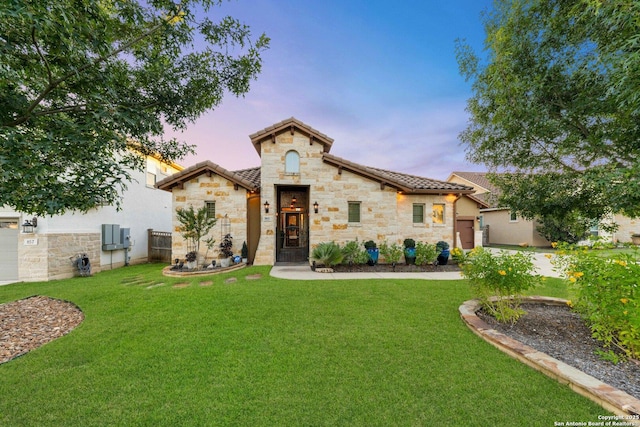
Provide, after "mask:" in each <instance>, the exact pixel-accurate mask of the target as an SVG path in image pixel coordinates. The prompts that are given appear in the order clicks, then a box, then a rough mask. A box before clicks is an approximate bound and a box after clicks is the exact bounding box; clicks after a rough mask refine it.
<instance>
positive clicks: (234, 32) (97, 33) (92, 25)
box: [0, 0, 269, 215]
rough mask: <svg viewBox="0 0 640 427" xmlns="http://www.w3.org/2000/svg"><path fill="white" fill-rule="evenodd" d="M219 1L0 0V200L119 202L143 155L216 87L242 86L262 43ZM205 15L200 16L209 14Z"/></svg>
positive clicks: (25, 206) (164, 147)
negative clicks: (221, 12) (222, 12)
mask: <svg viewBox="0 0 640 427" xmlns="http://www.w3.org/2000/svg"><path fill="white" fill-rule="evenodd" d="M221 3H222V1H221V0H200V1H190V0H182V1H180V2H179V3H174V2H173V1H171V0H146V1H142V0H140V1H136V0H96V1H79V0H55V1H37V0H33V1H32V0H7V1H5V2H3V5H2V7H1V8H0V94H1V97H0V206H2V205H7V206H10V207H13V208H15V209H17V210H19V211H23V212H27V213H32V214H38V215H45V214H49V215H54V214H59V213H63V212H65V211H66V210H78V211H83V212H84V211H87V210H89V209H91V208H93V207H95V206H97V205H99V204H105V203H106V204H115V205H119V200H120V197H121V192H122V190H124V189H125V188H126V185H127V182H129V181H130V179H131V173H132V171H134V170H136V169H141V168H142V167H143V164H144V162H143V160H144V157H143V156H145V155H149V154H153V155H159V156H161V158H162V159H163V160H166V161H173V160H175V159H179V158H181V157H182V156H184V155H185V154H187V153H189V152H192V151H193V147H192V146H190V145H188V144H184V143H181V142H178V141H176V140H175V139H171V140H166V139H164V138H163V134H164V131H165V126H169V127H171V128H173V129H176V130H180V129H184V128H185V127H186V126H187V124H188V123H190V122H192V121H194V120H195V119H196V118H197V117H199V116H200V115H201V114H202V113H204V112H205V111H206V110H208V109H211V108H212V107H215V106H217V105H219V104H220V103H221V101H222V98H223V96H224V95H225V94H226V93H231V94H234V95H236V96H239V95H242V94H244V93H246V92H247V91H248V90H249V85H250V82H251V81H252V80H253V79H255V78H256V76H257V74H258V73H259V72H260V68H261V63H262V60H261V53H262V52H263V51H264V50H265V49H267V48H268V43H269V40H268V38H267V37H266V36H265V35H264V34H263V35H261V36H259V37H257V38H253V37H252V36H251V33H250V30H249V28H248V27H247V26H246V25H244V24H242V23H240V22H239V21H238V20H236V19H233V18H231V17H221V18H220V19H216V20H212V19H210V18H209V15H212V14H213V11H214V10H215V11H217V10H218V9H217V7H219V6H221ZM209 12H210V13H209Z"/></svg>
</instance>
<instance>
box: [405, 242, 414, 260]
mask: <svg viewBox="0 0 640 427" xmlns="http://www.w3.org/2000/svg"><path fill="white" fill-rule="evenodd" d="M404 260H405V261H406V262H407V265H411V264H415V263H416V241H415V240H413V239H404Z"/></svg>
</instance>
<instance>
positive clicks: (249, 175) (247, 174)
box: [234, 166, 262, 188]
mask: <svg viewBox="0 0 640 427" xmlns="http://www.w3.org/2000/svg"><path fill="white" fill-rule="evenodd" d="M261 170H262V168H261V167H260V166H257V167H255V168H251V169H242V170H238V171H234V173H235V174H237V175H239V176H241V177H243V178H244V179H246V180H247V181H249V182H251V183H253V185H254V186H255V187H256V188H260V171H261Z"/></svg>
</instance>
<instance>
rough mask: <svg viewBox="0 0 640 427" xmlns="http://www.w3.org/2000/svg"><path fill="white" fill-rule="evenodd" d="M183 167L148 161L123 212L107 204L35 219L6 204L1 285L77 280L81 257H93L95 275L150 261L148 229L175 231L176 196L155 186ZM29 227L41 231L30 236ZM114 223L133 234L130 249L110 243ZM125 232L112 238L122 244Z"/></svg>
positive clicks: (0, 229)
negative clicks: (173, 209) (173, 203)
mask: <svg viewBox="0 0 640 427" xmlns="http://www.w3.org/2000/svg"><path fill="white" fill-rule="evenodd" d="M182 169H183V168H182V167H181V166H179V165H175V164H167V163H164V162H162V161H160V160H158V159H156V158H154V157H147V159H146V168H145V170H144V171H133V172H132V177H133V180H132V182H130V183H129V184H128V188H127V190H126V191H124V193H123V194H122V206H121V207H122V209H121V210H117V209H116V208H115V207H114V206H101V207H98V208H96V209H92V210H90V211H89V212H86V213H78V212H67V213H65V214H63V215H55V216H52V217H40V218H34V217H33V215H27V214H25V213H23V212H16V211H14V210H12V209H10V208H8V207H2V206H0V284H2V283H11V282H17V281H41V280H53V279H63V278H67V277H73V276H74V275H75V274H77V273H78V269H77V267H76V265H74V263H73V260H75V259H76V258H77V257H78V255H79V254H86V255H87V257H88V258H89V262H90V264H91V270H92V273H95V272H99V271H101V270H105V269H111V268H116V267H120V266H123V265H125V263H137V262H146V261H147V255H148V254H147V247H148V245H147V243H148V241H147V236H148V232H147V230H148V229H154V230H158V231H170V230H171V195H170V194H167V193H166V192H164V191H160V190H158V189H157V188H155V183H156V181H157V180H162V179H163V178H166V177H167V176H170V175H173V174H174V173H176V172H178V171H180V170H182ZM34 219H35V221H34ZM26 223H30V224H32V225H33V224H34V223H35V227H32V229H28V230H26V231H27V232H25V227H23V224H26ZM112 225H116V226H119V227H120V229H121V230H123V231H125V230H128V235H127V236H128V239H126V240H127V243H128V244H129V248H127V250H126V251H125V250H124V248H123V247H122V246H124V244H122V245H119V244H116V245H115V246H114V245H105V241H104V238H105V235H104V230H105V229H109V230H111V231H113V230H116V229H117V227H111V228H105V227H104V226H112ZM27 228H28V227H27ZM120 234H121V233H118V235H117V236H112V237H114V238H117V239H118V240H120V237H121V236H120ZM125 258H126V259H125Z"/></svg>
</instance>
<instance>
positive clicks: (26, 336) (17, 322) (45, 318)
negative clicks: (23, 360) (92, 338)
mask: <svg viewBox="0 0 640 427" xmlns="http://www.w3.org/2000/svg"><path fill="white" fill-rule="evenodd" d="M83 320H84V313H82V310H80V309H79V308H78V306H76V305H75V304H72V303H70V302H67V301H61V300H58V299H53V298H48V297H43V296H34V297H30V298H25V299H21V300H19V301H13V302H9V303H6V304H0V363H5V362H8V361H9V360H12V359H14V358H16V357H18V356H21V355H23V354H25V353H27V352H29V351H30V350H33V349H35V348H38V347H40V346H41V345H43V344H46V343H48V342H49V341H53V340H54V339H56V338H59V337H61V336H63V335H66V334H68V333H69V332H71V331H72V330H73V329H74V328H75V327H76V326H78V325H79V324H80V323H82V321H83Z"/></svg>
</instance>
